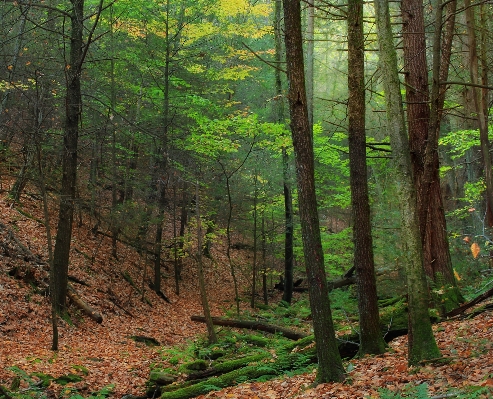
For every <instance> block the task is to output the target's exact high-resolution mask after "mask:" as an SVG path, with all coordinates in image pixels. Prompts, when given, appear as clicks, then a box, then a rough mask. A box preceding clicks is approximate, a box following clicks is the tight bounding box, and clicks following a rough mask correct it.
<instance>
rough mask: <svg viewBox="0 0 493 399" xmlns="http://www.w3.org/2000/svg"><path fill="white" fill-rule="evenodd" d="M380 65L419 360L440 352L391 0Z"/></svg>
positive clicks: (413, 345)
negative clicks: (430, 311)
mask: <svg viewBox="0 0 493 399" xmlns="http://www.w3.org/2000/svg"><path fill="white" fill-rule="evenodd" d="M374 3H375V10H376V21H377V32H378V41H379V48H380V52H379V54H380V65H381V68H382V78H383V81H384V89H385V100H386V105H387V124H388V125H387V129H388V132H389V135H390V142H391V147H392V152H393V155H394V168H395V173H396V178H397V184H398V200H399V202H400V204H401V215H402V240H403V242H404V243H405V248H404V261H405V266H406V276H407V289H408V304H409V334H408V345H409V354H408V362H409V364H410V365H415V364H418V363H419V362H420V361H422V360H425V359H434V358H437V357H439V356H440V351H439V349H438V346H437V344H436V342H435V337H434V336H433V330H432V329H431V322H430V318H429V315H428V300H429V295H428V288H427V283H426V276H425V273H424V269H423V249H422V243H421V235H420V230H419V220H418V215H417V209H416V208H417V206H416V191H415V188H414V182H413V178H412V166H411V157H410V151H409V142H408V138H407V135H406V129H405V122H404V110H403V106H402V97H401V93H400V82H399V76H398V70H397V54H396V49H395V45H394V41H393V37H392V28H391V25H390V15H389V3H388V0H375V1H374Z"/></svg>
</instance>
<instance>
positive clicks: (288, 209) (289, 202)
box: [274, 0, 294, 303]
mask: <svg viewBox="0 0 493 399" xmlns="http://www.w3.org/2000/svg"><path fill="white" fill-rule="evenodd" d="M274 6H275V9H274V40H275V51H276V52H275V60H276V66H277V67H276V68H275V69H274V74H275V82H276V96H275V98H276V101H275V104H276V109H275V112H276V121H277V123H285V122H284V120H285V116H284V94H283V87H282V79H281V72H282V71H281V68H280V66H281V63H282V58H283V57H282V53H283V51H282V29H281V25H282V0H276V2H275V4H274ZM289 165H290V161H289V155H288V152H287V149H286V147H283V148H282V180H283V195H284V291H283V294H282V300H283V301H284V302H286V303H291V300H292V298H293V267H294V255H293V196H292V193H291V179H290V173H289V171H290V167H289Z"/></svg>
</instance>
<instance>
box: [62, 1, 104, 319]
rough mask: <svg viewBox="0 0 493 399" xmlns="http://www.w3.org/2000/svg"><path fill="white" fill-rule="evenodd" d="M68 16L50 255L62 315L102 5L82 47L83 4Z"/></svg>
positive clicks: (79, 2) (76, 2) (73, 9)
mask: <svg viewBox="0 0 493 399" xmlns="http://www.w3.org/2000/svg"><path fill="white" fill-rule="evenodd" d="M71 4H72V10H71V12H70V21H71V32H70V46H69V49H70V54H69V58H68V60H66V63H65V79H66V98H65V104H66V109H65V126H64V135H63V153H62V187H61V190H60V208H59V212H58V227H57V235H56V240H55V249H54V252H53V268H54V273H55V287H56V292H54V293H53V294H54V295H55V296H56V303H57V304H58V306H57V307H58V311H59V312H64V311H65V302H66V297H67V281H68V280H67V279H68V266H69V257H70V243H71V240H72V221H73V217H74V204H75V197H76V183H77V145H78V138H79V123H80V120H81V113H82V94H81V74H82V66H83V64H84V58H85V56H86V54H87V51H88V48H89V45H90V43H91V40H92V33H94V29H95V28H96V26H97V23H98V20H99V16H100V14H101V9H102V5H103V2H102V0H101V2H100V3H99V9H98V12H97V14H96V20H95V22H94V24H93V27H92V29H91V30H90V34H89V37H88V38H87V41H86V43H85V44H84V40H83V35H84V21H85V18H84V0H71Z"/></svg>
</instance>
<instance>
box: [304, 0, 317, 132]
mask: <svg viewBox="0 0 493 399" xmlns="http://www.w3.org/2000/svg"><path fill="white" fill-rule="evenodd" d="M313 2H314V0H307V1H306V6H307V8H306V35H305V39H306V65H305V67H306V104H307V108H308V122H309V123H310V126H313V110H314V101H313V99H314V97H315V93H314V71H315V59H314V53H315V51H314V50H315V6H314V3H313Z"/></svg>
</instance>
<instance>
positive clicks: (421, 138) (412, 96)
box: [401, 0, 463, 312]
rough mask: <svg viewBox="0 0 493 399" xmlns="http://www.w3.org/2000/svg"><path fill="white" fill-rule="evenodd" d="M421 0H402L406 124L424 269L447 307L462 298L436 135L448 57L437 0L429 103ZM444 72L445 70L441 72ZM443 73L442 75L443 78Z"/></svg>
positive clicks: (451, 306) (439, 300) (444, 309)
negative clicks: (442, 47) (443, 48)
mask: <svg viewBox="0 0 493 399" xmlns="http://www.w3.org/2000/svg"><path fill="white" fill-rule="evenodd" d="M423 8H424V6H423V1H422V0H403V1H402V3H401V10H402V18H403V47H404V70H405V74H404V76H405V82H406V102H407V107H406V109H407V123H408V130H409V143H410V144H409V147H410V151H411V162H412V166H413V176H414V182H415V185H416V193H417V212H418V217H419V224H420V234H421V239H422V243H423V250H424V269H425V272H426V274H427V276H428V277H429V278H430V280H431V281H433V282H434V283H435V284H436V285H437V286H438V287H442V286H445V289H444V293H443V294H442V295H440V296H439V298H438V300H437V305H438V306H440V307H442V308H443V312H447V311H449V310H451V309H454V308H456V307H457V306H458V305H459V304H460V302H461V301H462V300H463V298H462V295H461V294H460V291H459V290H458V288H457V283H456V281H455V276H454V273H453V269H452V261H451V258H450V252H449V245H448V238H447V226H446V221H445V211H444V207H443V201H442V193H441V186H440V175H439V160H438V136H439V131H440V119H439V112H440V110H439V108H438V104H437V103H436V101H438V93H439V92H438V87H439V76H438V73H439V68H440V65H442V71H444V72H445V71H447V69H448V68H447V67H446V66H447V65H448V63H447V61H448V60H447V59H443V58H442V57H441V56H440V41H441V37H442V35H441V34H439V33H438V32H441V14H442V7H441V4H437V5H436V10H435V13H436V15H437V17H436V19H437V21H436V24H435V29H437V30H438V32H437V34H436V35H435V43H434V46H436V47H438V51H435V53H434V57H433V63H434V65H435V66H436V68H435V69H437V71H436V75H437V76H435V78H434V80H433V85H432V86H433V87H432V92H433V98H432V102H431V106H430V93H429V85H428V66H427V57H426V38H425V22H424V11H423ZM442 74H443V73H442ZM446 76H447V75H446V74H445V76H442V78H445V79H444V80H446Z"/></svg>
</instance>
